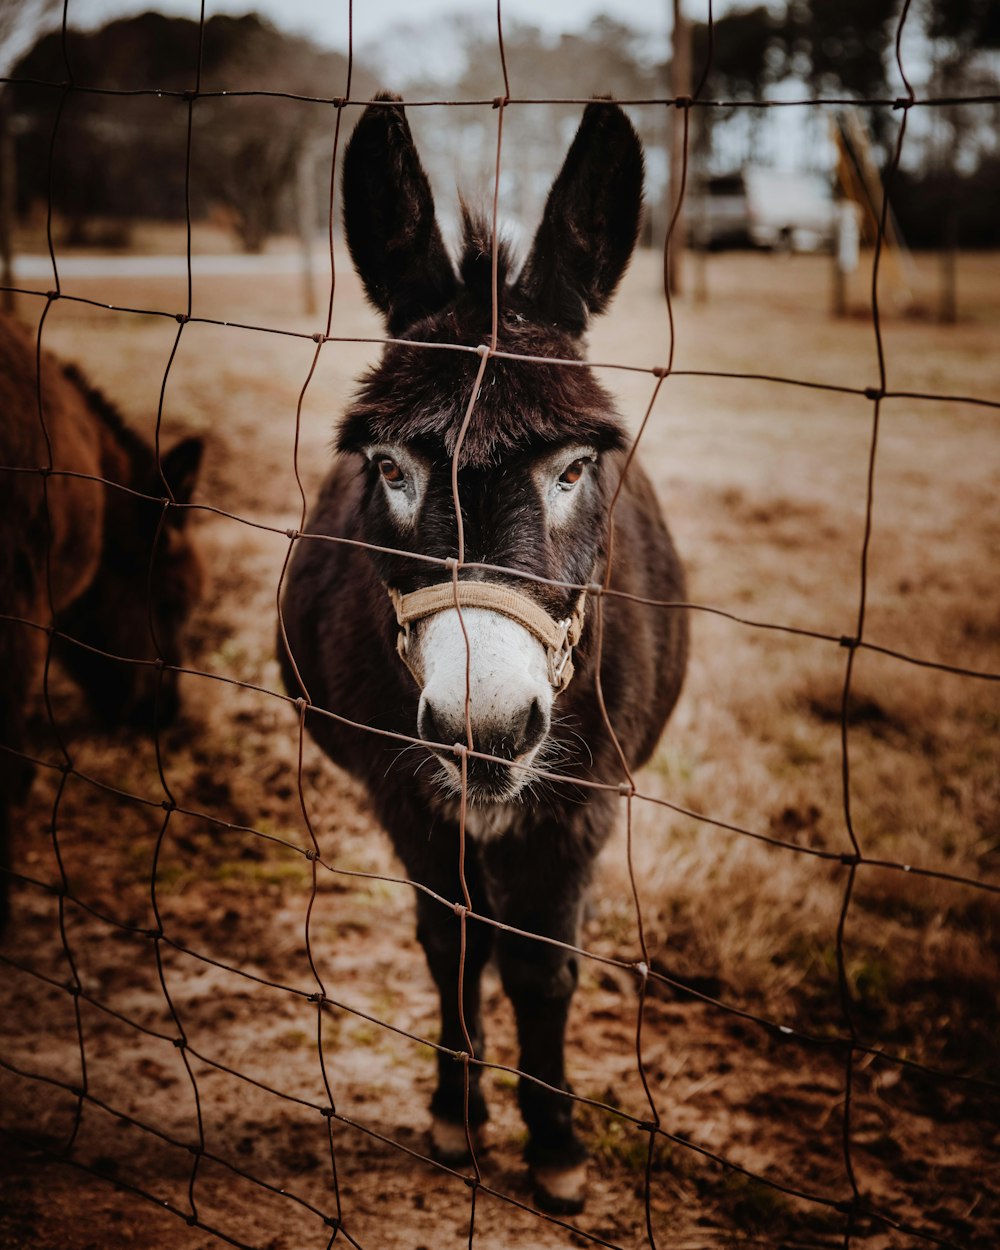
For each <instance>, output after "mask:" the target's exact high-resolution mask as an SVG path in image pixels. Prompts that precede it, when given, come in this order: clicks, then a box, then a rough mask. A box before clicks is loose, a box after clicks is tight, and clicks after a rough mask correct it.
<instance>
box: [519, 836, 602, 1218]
mask: <svg viewBox="0 0 1000 1250" xmlns="http://www.w3.org/2000/svg"><path fill="white" fill-rule="evenodd" d="M529 858H530V857H529ZM546 858H548V857H546ZM574 868H575V871H574ZM583 887H584V881H583V879H582V876H581V874H580V872H579V866H578V865H575V866H573V867H568V866H566V865H564V866H563V867H562V869H561V870H560V869H559V868H556V867H554V866H553V865H548V866H547V867H546V869H545V870H544V871H539V872H533V873H531V874H530V876H528V875H527V874H526V875H525V876H523V877H519V879H518V881H517V888H516V889H513V890H509V891H505V892H504V895H503V902H502V905H499V906H498V908H497V915H498V919H500V920H501V921H503V922H504V923H505V924H509V925H512V926H514V927H516V928H518V929H523V930H525V931H527V932H530V933H537V934H540V935H542V936H545V937H550V938H555V939H556V940H558V941H561V942H568V943H575V942H576V938H577V930H578V925H579V917H580V911H581V903H582V897H583ZM497 954H498V958H499V963H500V975H501V977H502V979H503V984H504V989H505V990H506V991H507V994H508V995H509V997H510V999H511V1002H512V1003H513V1005H514V1011H515V1014H516V1016H517V1032H518V1040H519V1042H520V1048H521V1057H520V1068H521V1071H522V1072H523V1073H525V1074H526V1076H523V1077H522V1078H521V1082H520V1085H519V1087H518V1101H519V1103H520V1106H521V1114H522V1115H523V1116H524V1121H525V1123H526V1124H527V1126H528V1131H529V1134H530V1136H529V1139H528V1145H527V1147H526V1149H525V1159H526V1160H527V1162H528V1165H529V1167H530V1168H531V1173H532V1177H533V1179H534V1181H535V1186H536V1194H535V1198H536V1201H537V1203H538V1205H539V1206H540V1207H543V1208H544V1209H546V1210H549V1211H553V1212H560V1213H563V1214H570V1213H573V1212H576V1211H580V1210H582V1208H583V1201H584V1192H585V1189H586V1181H587V1151H586V1148H585V1147H584V1145H583V1143H582V1142H581V1141H580V1139H579V1137H577V1135H576V1131H575V1129H574V1127H573V1103H572V1099H571V1098H569V1097H568V1096H567V1093H565V1092H562V1091H567V1092H568V1091H569V1085H568V1083H567V1081H566V1072H565V1064H564V1057H563V1056H564V1043H565V1036H566V1021H567V1018H568V1016H569V1007H570V1001H571V999H572V997H573V992H574V990H575V989H576V983H577V974H578V961H577V958H576V956H575V955H573V954H571V953H570V952H569V951H566V950H563V949H562V948H560V947H558V946H551V945H549V944H548V943H546V942H539V941H536V940H534V939H532V938H526V937H520V936H517V935H515V934H510V933H501V934H500V935H499V936H498V939H497ZM530 1077H535V1078H537V1081H540V1082H544V1085H541V1084H538V1083H536V1081H533V1080H530V1079H527V1078H530ZM546 1087H551V1088H546Z"/></svg>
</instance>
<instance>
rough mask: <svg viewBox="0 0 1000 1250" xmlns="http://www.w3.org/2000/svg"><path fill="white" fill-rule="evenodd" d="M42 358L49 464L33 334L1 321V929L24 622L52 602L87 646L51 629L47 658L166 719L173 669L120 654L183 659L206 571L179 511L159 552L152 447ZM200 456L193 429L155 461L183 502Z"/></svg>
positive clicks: (27, 687) (16, 778)
mask: <svg viewBox="0 0 1000 1250" xmlns="http://www.w3.org/2000/svg"><path fill="white" fill-rule="evenodd" d="M41 362H42V368H41V372H42V415H43V417H44V423H45V430H46V431H47V433H48V439H49V445H50V446H51V462H50V459H49V455H50V452H49V445H47V444H46V439H45V434H44V433H43V427H42V421H41V419H40V417H39V411H38V386H37V376H38V375H37V368H36V351H35V340H34V336H33V335H30V334H29V333H28V332H27V331H26V330H25V329H24V328H22V327H21V326H19V325H17V324H16V323H15V322H13V321H11V320H9V319H6V318H2V317H0V931H2V928H3V925H4V923H5V922H6V919H7V911H8V886H9V877H8V870H9V868H10V863H11V859H10V855H11V845H10V843H11V808H12V805H13V804H14V803H15V802H17V801H19V800H21V799H23V798H24V797H25V795H26V792H27V788H28V786H29V784H30V781H31V769H30V767H28V766H27V765H26V763H25V761H24V760H23V758H22V757H21V756H20V755H19V754H17V753H19V752H24V750H25V719H26V715H27V711H28V707H29V704H30V702H31V701H32V699H33V697H34V696H35V695H36V694H37V692H38V688H39V685H40V681H41V670H42V663H43V659H44V656H45V651H46V634H45V633H44V632H43V630H42V629H37V628H34V627H33V626H32V625H28V624H21V623H18V622H23V621H30V622H34V623H35V625H39V626H42V627H45V626H47V625H48V624H49V621H50V619H52V612H51V608H52V607H54V608H55V617H54V620H53V624H54V625H55V627H56V629H57V630H58V631H59V633H60V634H65V635H67V636H68V638H71V639H75V640H76V641H77V642H78V643H82V644H83V645H82V646H78V645H74V643H72V642H70V641H67V640H66V639H60V638H57V639H56V646H55V654H57V655H58V657H59V659H60V660H61V661H62V663H63V665H64V666H65V667H66V668H67V669H68V671H69V672H70V673H71V674H72V676H73V677H74V679H75V680H76V681H77V682H79V684H80V685H81V686H82V688H83V690H84V693H85V694H86V696H87V699H88V701H89V703H90V705H91V707H92V708H93V709H94V711H95V712H96V713H97V715H98V716H99V717H100V719H101V720H102V721H103V722H104V723H106V724H109V725H113V724H120V723H126V722H127V723H132V724H149V725H151V724H152V723H153V709H154V704H155V703H156V701H157V700H158V709H157V711H158V723H159V724H161V725H164V724H166V723H168V722H169V721H170V719H171V718H172V717H173V716H174V715H175V714H176V711H177V673H176V672H174V671H172V670H171V669H170V668H165V669H164V670H163V672H162V674H160V673H158V671H157V669H156V667H154V666H150V665H140V664H135V663H127V661H128V660H133V661H134V660H153V659H155V658H156V657H157V655H159V657H160V658H161V659H163V660H164V661H165V663H166V664H168V665H171V664H177V663H179V661H180V641H181V634H182V631H183V626H184V623H185V621H186V618H187V615H188V613H189V611H190V609H191V606H192V604H193V603H194V601H195V600H196V599H197V597H198V595H199V593H200V589H201V580H202V577H201V565H200V563H199V561H198V559H197V556H196V554H195V551H194V549H193V547H192V545H191V542H190V539H189V538H188V536H187V534H186V533H185V520H186V517H187V512H186V511H185V510H184V509H182V508H169V509H168V510H167V514H166V518H165V521H164V524H163V526H162V528H160V532H159V541H158V542H157V544H156V550H155V553H154V550H153V545H154V541H155V540H156V536H157V530H158V527H159V526H160V518H161V515H162V513H163V505H162V503H160V502H157V501H158V500H160V499H161V498H162V497H163V496H164V495H165V494H166V488H165V487H164V484H163V480H162V479H161V477H160V475H159V473H158V472H157V468H156V458H155V456H154V454H153V451H152V449H151V448H150V447H149V446H148V445H147V444H146V443H145V442H144V441H143V439H141V438H140V437H139V436H138V435H137V434H135V433H133V432H132V431H131V430H130V429H129V428H128V427H127V426H126V425H125V424H124V422H123V421H122V419H121V417H120V416H119V415H118V413H117V412H116V411H115V409H114V408H113V407H112V406H111V405H110V404H109V403H108V401H107V400H106V399H105V398H104V397H103V396H102V395H101V394H100V393H99V392H98V391H96V390H94V389H93V388H92V387H90V386H89V385H88V384H87V382H86V381H85V380H84V379H83V377H82V376H81V375H80V373H79V372H78V371H77V370H76V369H75V368H74V367H72V366H64V365H62V364H60V362H59V361H57V360H56V359H55V358H54V357H52V356H50V355H49V354H48V353H47V352H46V353H43V354H42V358H41ZM201 453H202V442H201V439H199V438H187V439H184V440H183V441H182V442H180V443H178V444H177V446H176V447H174V448H173V449H172V450H171V451H169V452H168V453H167V454H166V455H164V456H163V457H162V462H161V463H162V467H163V473H164V476H165V477H166V480H167V482H169V484H170V487H171V489H172V491H173V495H174V499H175V500H176V502H178V503H187V502H188V501H189V500H190V498H191V491H192V489H193V487H194V483H195V479H196V477H197V473H198V467H199V465H200V463H201ZM50 463H51V465H52V467H53V469H55V470H62V471H63V472H54V473H52V474H51V475H50V476H49V477H48V479H47V483H46V486H45V488H43V479H42V474H41V473H39V472H37V471H36V472H17V471H12V470H24V469H28V470H39V469H41V468H44V467H45V466H47V465H49V464H50ZM75 474H79V475H82V476H72V475H75ZM93 478H102V479H105V480H106V481H108V482H112V483H116V484H117V485H118V486H122V487H127V488H128V489H127V490H119V489H116V487H115V486H108V485H104V483H103V482H95V481H93V480H91V479H93ZM133 491H134V492H138V493H139V494H141V495H151V496H153V497H154V499H153V500H147V499H141V498H138V497H137V496H136V495H135V494H132V493H130V492H133ZM46 495H47V497H48V503H47V506H46ZM151 558H152V560H153V565H152V567H153V576H152V578H150V560H151ZM50 590H51V601H50ZM150 596H151V599H150ZM150 617H152V625H153V629H154V630H155V635H156V643H155V644H154V640H153V637H152V635H151V633H150ZM89 648H96V650H91V649H89ZM98 652H105V653H106V655H101V654H98ZM109 656H113V657H121V658H120V659H112V658H108V657H109Z"/></svg>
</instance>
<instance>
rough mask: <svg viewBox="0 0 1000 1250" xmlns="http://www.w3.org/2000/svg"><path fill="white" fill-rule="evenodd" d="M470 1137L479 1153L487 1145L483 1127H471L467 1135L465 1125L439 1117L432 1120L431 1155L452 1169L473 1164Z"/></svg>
mask: <svg viewBox="0 0 1000 1250" xmlns="http://www.w3.org/2000/svg"><path fill="white" fill-rule="evenodd" d="M469 1137H471V1138H472V1145H473V1149H475V1150H476V1151H477V1152H478V1151H479V1150H480V1149H481V1148H483V1146H484V1144H485V1143H484V1134H483V1125H479V1126H478V1127H476V1126H474V1125H473V1126H470V1128H469V1132H468V1135H467V1134H466V1131H465V1125H464V1124H456V1123H455V1122H454V1120H443V1119H442V1118H441V1116H439V1115H436V1116H433V1117H432V1118H431V1155H432V1157H433V1158H435V1159H436V1160H437V1161H438V1163H444V1164H446V1165H447V1166H448V1167H451V1168H454V1167H462V1166H463V1165H464V1164H466V1163H471V1162H472V1155H471V1154H470V1153H469Z"/></svg>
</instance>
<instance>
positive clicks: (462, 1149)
mask: <svg viewBox="0 0 1000 1250" xmlns="http://www.w3.org/2000/svg"><path fill="white" fill-rule="evenodd" d="M411 875H413V874H411ZM434 876H437V874H434ZM466 876H467V879H468V884H469V889H470V892H471V893H472V898H473V906H474V907H476V909H477V910H482V909H483V906H484V904H483V902H482V900H481V898H480V897H479V895H480V893H481V891H479V889H478V882H477V880H476V874H475V871H474V868H472V867H471V866H470V865H467V870H466ZM442 878H443V879H442ZM415 879H416V880H418V881H422V882H423V883H424V884H425V885H429V886H430V887H431V888H432V889H433V890H435V892H436V893H438V894H441V895H443V897H445V898H449V899H460V898H461V897H462V893H461V887H460V884H459V883H458V880H457V876H456V874H455V873H454V872H449V873H445V874H442V875H441V877H440V878H438V879H437V880H433V879H432V880H428V879H427V873H426V872H424V873H421V874H420V875H417V876H416V877H415ZM461 923H462V922H461V919H460V917H459V916H458V915H456V913H455V912H454V910H453V909H452V908H450V907H447V906H445V905H444V904H442V903H439V902H437V901H436V900H434V899H432V898H428V896H427V895H426V894H423V893H418V895H417V937H418V938H419V939H420V943H421V945H422V946H423V948H424V954H425V955H426V956H427V963H428V966H429V967H430V970H431V975H432V976H433V978H434V982H435V984H436V985H437V988H438V993H439V994H440V996H441V1038H440V1042H441V1045H442V1046H443V1047H447V1049H448V1050H452V1051H459V1052H464V1051H467V1050H468V1042H467V1041H466V1036H465V1035H466V1031H467V1032H468V1035H469V1041H471V1042H472V1047H473V1053H474V1054H475V1056H476V1058H482V1055H483V1025H482V1013H481V995H480V981H481V977H482V971H483V967H484V965H485V964H486V961H487V960H488V959H489V957H490V950H491V948H492V944H493V933H492V930H491V929H490V928H489V927H488V926H486V925H483V924H480V923H479V922H478V921H474V920H467V921H466V924H465V959H464V975H463V976H462V980H461V995H460V994H459V964H460V962H461V961H462V931H461ZM463 1024H464V1028H463ZM465 1067H466V1065H465V1063H464V1062H463V1061H462V1060H461V1059H455V1058H453V1057H452V1056H451V1055H448V1054H445V1053H443V1052H441V1051H439V1052H438V1084H437V1089H436V1090H435V1091H434V1097H433V1098H432V1099H431V1113H432V1115H433V1122H432V1127H431V1144H432V1146H433V1149H434V1154H435V1155H436V1157H437V1158H438V1159H439V1160H440V1161H441V1162H442V1163H450V1164H458V1163H464V1162H467V1161H468V1158H469V1145H468V1139H467V1136H466V1128H465V1125H466V1080H465ZM479 1078H480V1068H479V1067H478V1065H476V1064H470V1065H469V1081H468V1124H469V1129H470V1130H471V1133H472V1138H473V1142H475V1139H476V1136H477V1132H476V1130H478V1129H480V1128H481V1127H482V1125H483V1124H484V1123H485V1122H486V1120H487V1118H488V1114H489V1113H488V1112H487V1109H486V1100H485V1099H484V1098H483V1095H482V1092H481V1090H480V1081H479Z"/></svg>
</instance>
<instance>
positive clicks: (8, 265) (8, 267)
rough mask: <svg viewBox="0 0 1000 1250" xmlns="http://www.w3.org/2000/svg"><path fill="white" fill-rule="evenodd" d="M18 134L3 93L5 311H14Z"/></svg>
mask: <svg viewBox="0 0 1000 1250" xmlns="http://www.w3.org/2000/svg"><path fill="white" fill-rule="evenodd" d="M15 175H16V168H15V156H14V135H13V132H12V130H11V125H10V92H9V91H7V90H0V283H2V285H3V287H4V288H5V289H4V292H3V309H4V311H5V312H13V311H14V292H13V291H12V290H11V289H10V288H11V287H12V286H13V285H14V213H15V203H14V188H15Z"/></svg>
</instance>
